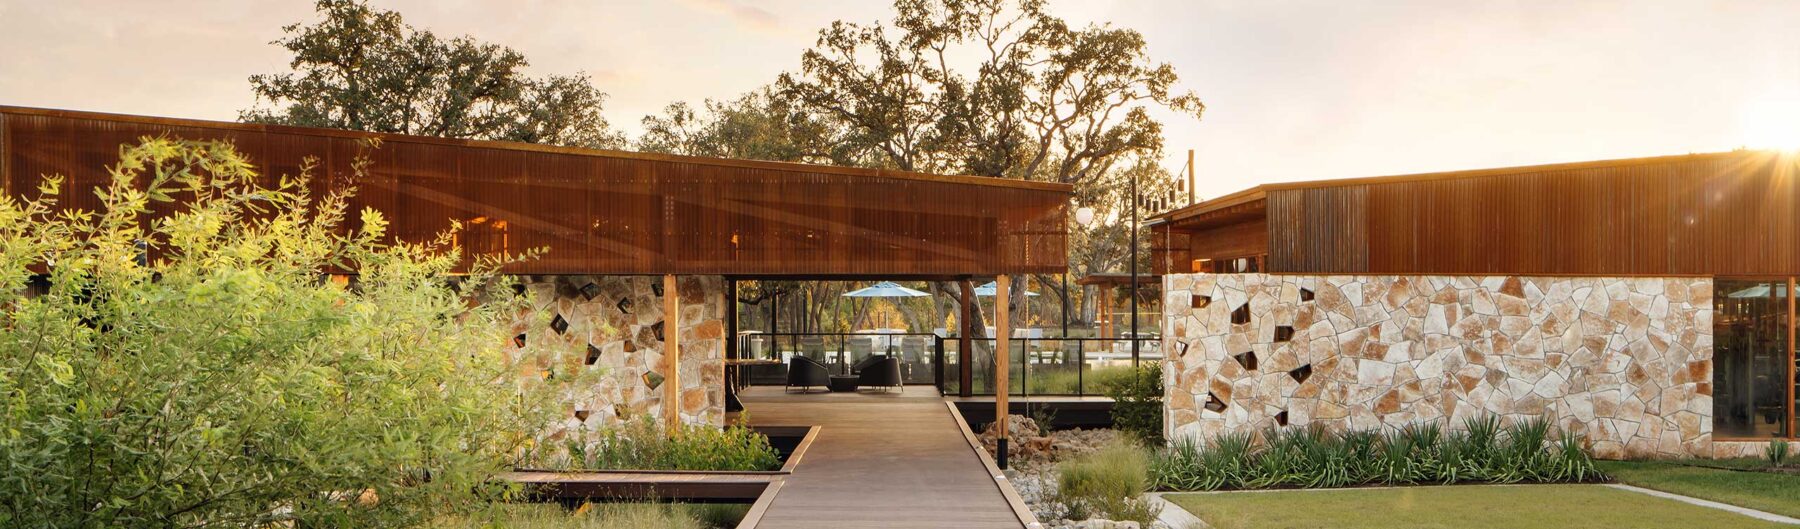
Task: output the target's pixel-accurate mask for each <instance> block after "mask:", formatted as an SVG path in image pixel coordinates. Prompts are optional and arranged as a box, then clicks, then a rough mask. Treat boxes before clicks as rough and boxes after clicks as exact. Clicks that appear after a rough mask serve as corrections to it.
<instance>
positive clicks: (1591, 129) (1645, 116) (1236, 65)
mask: <svg viewBox="0 0 1800 529" xmlns="http://www.w3.org/2000/svg"><path fill="white" fill-rule="evenodd" d="M375 4H376V5H378V6H381V7H385V8H390V9H396V10H398V11H400V12H401V13H402V14H404V15H405V17H406V19H407V20H408V22H410V23H411V24H413V25H415V26H419V27H425V28H429V29H431V30H433V31H436V32H438V33H440V34H445V35H455V34H472V35H475V36H476V37H478V38H481V39H484V40H487V41H491V42H495V43H499V44H504V45H507V46H511V47H513V48H515V49H518V50H519V51H521V52H523V53H524V54H525V55H526V56H527V57H529V58H530V60H531V61H532V68H533V69H532V72H533V73H538V74H542V73H573V72H577V71H583V72H587V73H589V74H591V75H592V76H593V77H594V79H595V81H596V82H597V84H598V85H599V86H600V87H601V88H602V89H603V90H605V91H607V92H608V93H610V94H611V96H612V98H611V100H610V101H609V103H608V105H607V115H608V119H610V120H611V121H612V122H613V123H614V124H615V125H617V126H620V127H622V128H624V129H626V130H628V131H631V132H634V133H635V132H636V131H637V129H638V120H639V119H640V118H641V117H643V116H644V115H645V114H650V113H655V112H657V111H658V110H660V109H661V108H662V107H663V106H664V105H666V104H668V103H669V102H671V101H675V100H688V101H694V102H698V101H699V100H702V99H705V98H708V97H713V98H727V97H731V96H734V95H736V94H739V93H742V92H745V91H747V90H751V89H754V88H757V87H759V86H762V85H764V84H767V83H769V82H770V81H772V80H773V79H774V78H775V76H776V74H778V73H780V72H782V71H784V70H792V69H795V68H797V67H798V64H799V56H800V52H801V51H802V50H803V49H805V48H806V47H808V46H809V45H811V44H812V42H813V40H814V38H815V36H816V32H817V30H818V29H819V28H820V27H823V26H824V25H826V24H828V23H829V22H830V21H832V20H837V19H844V20H850V21H862V22H869V21H874V20H877V19H885V18H887V16H888V12H889V6H888V4H887V3H886V2H879V1H871V2H835V1H834V2H826V1H817V2H801V1H767V2H762V1H758V2H750V1H740V0H683V1H668V2H647V1H646V2H613V1H606V2H601V1H573V0H568V1H523V2H497V1H475V0H462V1H424V0H406V1H394V0H376V2H375ZM1051 9H1052V10H1053V11H1054V12H1056V13H1059V14H1061V15H1062V16H1063V17H1065V18H1067V19H1069V20H1071V21H1073V22H1078V23H1084V24H1085V23H1087V22H1111V23H1113V24H1115V25H1119V26H1124V27H1130V28H1134V29H1137V30H1138V31H1140V32H1142V33H1143V34H1144V36H1145V37H1146V38H1147V39H1148V41H1149V46H1150V52H1151V54H1152V56H1153V57H1154V58H1156V59H1158V60H1161V61H1166V62H1169V63H1171V64H1173V65H1174V66H1175V68H1176V70H1177V72H1178V73H1179V74H1180V75H1181V76H1182V78H1183V84H1184V85H1185V86H1186V87H1187V88H1189V89H1192V90H1194V91H1195V92H1197V93H1198V94H1199V95H1200V96H1201V98H1202V99H1203V100H1205V102H1206V104H1207V105H1208V107H1209V109H1208V111H1207V114H1206V116H1205V119H1204V120H1202V121H1198V122H1195V121H1192V120H1182V119H1175V118H1172V117H1167V116H1165V118H1166V119H1167V121H1166V124H1167V131H1168V137H1169V138H1168V139H1169V149H1170V155H1171V157H1170V168H1171V169H1172V170H1173V169H1177V168H1179V167H1180V163H1181V162H1180V161H1179V160H1178V158H1179V157H1180V156H1181V155H1182V153H1183V152H1184V151H1185V150H1186V149H1190V148H1191V149H1195V150H1196V151H1197V153H1198V154H1197V156H1198V158H1199V164H1198V166H1199V179H1200V181H1201V184H1200V188H1199V189H1200V193H1201V195H1202V197H1206V196H1217V195H1219V194H1223V193H1228V192H1231V191H1235V190H1237V189H1241V188H1244V187H1249V186H1252V185H1255V184H1258V183H1264V182H1277V181H1286V180H1313V179H1325V178H1342V177H1355V176H1372V175H1384V174H1395V173H1405V172H1420V171H1433V170H1450V169H1467V168H1478V167H1492V166H1503V165H1522V164H1533V163H1549V162H1561V161H1577V160H1590V159H1603V158H1618V157H1630V156H1647V155H1662V154H1680V153H1688V152H1706V151H1720V150H1730V149H1733V148H1737V147H1741V146H1749V147H1786V148H1794V147H1800V31H1795V30H1793V24H1794V23H1795V21H1800V2H1793V1H1749V0H1746V1H1688V2H1677V1H1636V2H1624V1H1619V2H1597V1H1596V2H1589V1H1554V2H1552V1H1533V2H1523V1H1520V2H1500V1H1495V2H1460V1H1459V2H1443V1H1417V2H1400V1H1393V2H1339V1H1317V2H1311V1H1307V2H1302V1H1257V2H1249V1H1244V2H1201V1H1173V0H1171V1H1161V2H1158V1H1148V0H1145V1H1134V0H1116V1H1097V0H1083V1H1071V0H1060V1H1052V3H1051ZM312 19H313V17H312V7H311V3H310V2H305V1H299V0H294V1H283V2H244V1H229V0H218V1H199V0H195V1H167V2H164V1H158V2H136V1H134V2H100V1H57V2H45V1H40V0H0V50H5V52H4V53H0V105H22V106H38V107H55V108H70V109H80V110H97V111H108V112H123V113H131V114H149V115H159V116H176V117H191V118H204V119H221V120H229V119H233V118H235V116H236V112H237V110H239V109H241V108H244V107H245V106H248V105H249V104H250V103H251V102H252V98H251V96H250V91H249V85H248V83H247V81H246V80H245V79H246V78H247V77H249V76H250V75H252V74H257V73H267V72H277V71H281V70H283V69H285V68H286V63H285V61H286V60H287V56H286V52H285V51H284V50H281V49H279V48H276V47H275V46H272V45H269V44H268V42H269V41H271V40H274V39H276V38H278V37H280V36H281V31H280V27H281V26H282V25H284V24H289V23H293V22H299V21H310V20H312Z"/></svg>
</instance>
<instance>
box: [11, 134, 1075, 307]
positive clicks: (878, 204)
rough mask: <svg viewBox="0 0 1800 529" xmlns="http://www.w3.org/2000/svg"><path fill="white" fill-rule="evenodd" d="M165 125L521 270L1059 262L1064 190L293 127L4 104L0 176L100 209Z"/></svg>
mask: <svg viewBox="0 0 1800 529" xmlns="http://www.w3.org/2000/svg"><path fill="white" fill-rule="evenodd" d="M164 134H166V135H169V136H172V137H180V138H187V139H223V140H230V141H232V142H234V143H235V144H236V145H237V147H238V149H239V150H241V151H242V152H244V153H246V154H247V155H248V156H249V157H250V158H251V160H252V161H253V162H255V163H256V164H257V165H258V166H259V167H261V168H263V171H264V173H265V174H270V175H281V174H296V173H298V172H299V170H300V167H301V164H302V163H303V162H304V161H305V160H307V159H308V158H309V157H310V158H312V159H314V160H315V161H316V164H317V166H316V167H315V168H314V169H313V171H312V176H313V177H314V178H315V184H316V186H317V189H319V190H325V189H342V188H345V187H347V186H350V185H353V184H360V185H358V187H357V195H356V197H355V199H354V200H353V201H352V205H353V207H355V208H357V209H360V208H362V207H369V208H374V209H377V210H380V211H382V212H384V213H385V214H386V215H387V216H388V217H389V218H390V220H391V221H392V228H391V229H392V232H393V234H394V235H395V236H397V237H400V238H402V239H406V240H421V239H425V238H428V237H431V236H434V235H436V234H438V233H440V232H442V231H443V230H445V229H447V228H448V227H449V226H450V224H451V221H453V220H455V221H460V222H461V223H462V224H463V229H462V230H461V231H459V232H458V233H457V234H456V236H457V238H458V240H459V241H460V242H461V244H463V245H464V246H465V247H466V248H467V249H469V250H471V251H473V252H494V251H510V252H518V251H521V250H525V249H528V248H546V249H547V250H548V253H546V254H545V255H544V257H543V258H541V259H538V260H535V261H530V262H525V263H521V264H518V265H515V266H513V267H512V268H510V269H509V270H508V271H509V272H513V273H524V274H563V273H583V274H664V273H677V274H722V275H862V276H884V275H885V276H946V275H965V274H974V275H992V274H1002V273H1005V274H1015V273H1060V272H1062V271H1063V269H1064V265H1065V263H1066V258H1067V257H1066V256H1067V251H1066V244H1067V232H1066V228H1065V221H1064V218H1065V214H1066V213H1065V208H1066V205H1067V203H1068V200H1069V196H1070V193H1069V188H1068V186H1059V185H1049V184H1032V183H1022V182H1011V181H1009V182H995V181H991V180H989V179H977V178H969V177H937V176H931V175H914V174H904V173H891V172H883V171H874V170H863V169H847V168H832V167H820V166H809V165H801V164H781V163H771V162H751V161H741V160H711V159H704V158H692V157H678V156H661V155H650V154H639V153H617V152H611V151H586V150H579V149H562V148H554V147H541V146H524V145H518V144H506V143H496V142H473V141H461V140H445V139H438V138H420V137H411V136H398V135H377V134H365V133H353V132H347V131H336V130H323V129H305V128H296V127H279V126H259V125H246V124H235V123H217V122H201V121H191V120H169V119H162V118H140V117H134V116H116V115H109V114H91V113H74V112H65V111H45V110H38V109H17V108H0V135H3V136H4V140H5V141H6V142H8V144H7V147H0V148H5V149H6V150H5V151H4V154H3V155H0V170H4V173H3V174H0V180H3V181H4V182H5V186H6V188H5V189H6V190H7V192H9V193H16V194H18V195H20V196H32V195H34V194H35V191H34V188H35V187H36V186H35V182H37V179H38V178H39V177H40V176H41V175H45V174H64V175H67V176H68V177H69V183H68V185H67V186H66V188H65V191H64V193H63V196H62V201H63V205H64V206H65V207H79V208H87V209H92V208H95V207H97V206H98V204H97V203H96V201H95V200H94V198H93V197H94V194H93V192H92V191H93V189H94V188H95V187H97V186H99V185H103V184H104V183H105V182H106V181H107V173H106V170H105V167H106V166H108V165H111V164H113V163H116V162H117V160H118V155H119V151H120V146H121V145H124V144H130V143H136V142H137V141H138V139H139V138H140V137H143V136H154V135H164ZM370 137H378V138H380V139H381V142H380V146H379V147H378V148H371V147H370V146H369V145H368V144H367V142H366V138H370ZM359 156H361V157H366V158H367V159H368V161H369V163H370V165H369V167H368V171H367V173H366V174H365V175H363V176H362V177H361V180H360V181H356V180H355V179H354V176H355V174H356V173H355V172H354V171H353V170H352V166H353V163H354V161H355V160H357V159H358V157H359Z"/></svg>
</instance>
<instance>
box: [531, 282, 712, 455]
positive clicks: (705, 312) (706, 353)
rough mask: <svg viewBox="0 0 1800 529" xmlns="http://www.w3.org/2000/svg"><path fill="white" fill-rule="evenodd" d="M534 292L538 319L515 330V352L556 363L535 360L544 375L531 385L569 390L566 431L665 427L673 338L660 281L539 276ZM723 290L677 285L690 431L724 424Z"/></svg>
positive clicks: (685, 414) (684, 410)
mask: <svg viewBox="0 0 1800 529" xmlns="http://www.w3.org/2000/svg"><path fill="white" fill-rule="evenodd" d="M526 288H528V289H530V290H531V292H532V294H533V295H534V297H535V300H536V302H537V309H536V310H537V311H538V312H537V313H527V314H521V315H520V317H519V318H518V319H517V320H516V321H515V322H514V324H513V329H512V332H513V333H514V337H513V343H512V347H513V349H514V350H515V351H519V352H526V351H524V350H526V349H535V351H532V352H539V351H541V352H546V353H548V354H531V355H530V356H531V357H535V358H537V359H538V360H537V363H538V365H537V366H535V367H536V369H537V370H538V372H537V373H534V374H528V376H536V377H540V378H543V379H545V380H547V381H550V382H552V383H555V382H556V381H558V380H563V381H565V382H569V383H567V384H564V386H565V388H564V391H565V392H566V399H567V400H568V402H569V409H568V416H567V417H566V418H564V420H563V424H562V427H564V428H581V427H586V428H590V429H592V428H603V427H606V426H609V425H614V424H618V423H619V422H621V421H626V420H636V419H638V418H640V417H646V416H647V417H650V418H653V419H656V420H659V421H660V420H661V419H662V418H663V412H662V410H663V406H664V405H666V404H667V403H665V402H663V395H664V388H663V387H662V385H663V383H664V381H665V374H666V371H665V370H664V368H663V339H664V338H665V333H668V332H675V331H673V330H672V329H671V328H670V327H669V326H667V325H665V319H664V314H663V278H662V277H661V276H579V275H560V276H532V277H530V278H529V279H528V281H527V282H526ZM724 288H725V281H724V279H723V278H721V277H718V276H681V277H680V278H679V279H678V282H677V285H676V289H677V290H678V294H679V295H680V297H681V299H680V311H681V315H680V320H679V322H680V325H679V327H680V331H679V332H681V388H682V389H681V399H680V402H679V404H678V405H679V406H681V418H682V421H683V422H688V423H695V424H710V425H714V426H723V425H724V423H725V395H724V382H723V378H724V376H725V371H724V365H725V364H724V359H725V302H724V301H725V300H724V297H723V296H724V294H723V292H724ZM577 380H579V381H578V382H574V381H577ZM550 435H551V437H555V436H556V432H551V434H550Z"/></svg>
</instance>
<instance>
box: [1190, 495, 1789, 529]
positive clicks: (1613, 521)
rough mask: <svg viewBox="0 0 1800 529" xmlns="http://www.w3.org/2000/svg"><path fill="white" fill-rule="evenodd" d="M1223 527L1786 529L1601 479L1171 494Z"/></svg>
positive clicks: (1360, 528) (1345, 528)
mask: <svg viewBox="0 0 1800 529" xmlns="http://www.w3.org/2000/svg"><path fill="white" fill-rule="evenodd" d="M1166 498H1167V499H1168V500H1169V501H1172V502H1175V503H1176V504H1177V505H1180V506H1181V507H1182V508H1184V509H1187V510H1188V511H1189V512H1192V513H1194V515H1195V516H1199V517H1200V519H1201V520H1205V521H1206V522H1207V523H1209V524H1212V526H1213V527H1215V528H1217V529H1243V528H1256V529H1311V528H1342V529H1362V528H1384V529H1386V528H1392V529H1435V528H1445V529H1450V528H1458V529H1463V528H1466V529H1501V528H1506V529H1529V528H1591V529H1617V528H1620V527H1631V528H1635V529H1661V528H1667V529H1694V528H1697V527H1706V528H1709V529H1738V528H1753V527H1754V528H1763V527H1768V528H1786V527H1791V526H1787V525H1782V524H1777V523H1773V522H1766V521H1762V520H1757V519H1754V518H1750V517H1747V516H1741V515H1737V514H1732V513H1729V512H1725V511H1721V510H1717V509H1711V508H1706V507H1700V506H1695V505H1689V504H1686V503H1681V502H1678V501H1674V500H1666V499H1662V498H1657V497H1654V496H1650V495H1647V494H1640V493H1636V492H1631V491H1625V490H1619V489H1614V488H1610V487H1606V486H1602V485H1518V486H1492V485H1465V486H1443V487H1401V488H1389V489H1337V490H1306V491H1279V492H1230V493H1217V494H1171V495H1168V496H1166Z"/></svg>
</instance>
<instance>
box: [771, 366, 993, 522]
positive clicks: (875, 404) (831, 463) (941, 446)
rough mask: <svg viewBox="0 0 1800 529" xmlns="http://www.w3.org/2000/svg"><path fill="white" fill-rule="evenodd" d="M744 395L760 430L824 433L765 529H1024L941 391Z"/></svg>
mask: <svg viewBox="0 0 1800 529" xmlns="http://www.w3.org/2000/svg"><path fill="white" fill-rule="evenodd" d="M741 397H742V398H743V401H744V406H745V409H746V411H747V412H748V413H749V419H750V422H751V423H752V424H781V425H794V424H812V425H818V426H820V427H821V429H820V431H819V434H818V436H817V438H816V439H815V440H814V441H813V444H812V446H811V448H809V449H808V450H807V453H806V456H805V458H803V459H802V460H801V461H800V463H799V464H798V465H796V466H795V467H794V470H793V474H792V475H790V476H788V477H787V478H786V479H785V480H784V481H785V483H784V484H783V485H782V488H781V490H780V493H779V494H777V495H776V497H775V500H774V502H773V503H771V504H770V505H769V509H768V511H767V512H766V513H764V514H763V517H762V522H761V524H760V525H759V527H764V528H789V527H796V528H812V527H819V528H846V529H854V528H876V527H880V528H887V527H932V528H937V527H958V528H988V527H992V528H1008V529H1018V528H1020V527H1024V522H1021V521H1020V518H1019V515H1018V514H1015V512H1014V510H1013V503H1012V502H1011V501H1009V500H1008V498H1007V496H1006V495H1004V494H1002V492H1001V489H1000V485H999V484H998V483H996V481H995V479H994V476H993V475H992V474H990V473H989V470H988V467H987V466H986V465H984V464H983V462H982V456H981V455H979V454H977V453H976V451H975V450H974V449H973V448H971V447H970V446H969V442H968V441H967V440H966V438H965V436H964V434H963V427H962V426H959V423H958V421H957V420H956V419H954V418H953V416H952V415H951V413H950V409H949V407H948V406H946V405H945V404H944V400H943V399H942V398H941V397H939V396H938V395H937V392H936V390H935V388H930V387H920V386H913V387H910V388H907V390H906V392H905V394H901V395H894V394H887V395H883V394H875V393H867V392H865V393H857V394H849V393H812V394H805V395H787V394H784V393H783V392H782V389H781V388H779V387H753V388H751V389H750V390H747V391H745V392H744V393H743V394H742V395H741Z"/></svg>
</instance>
